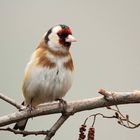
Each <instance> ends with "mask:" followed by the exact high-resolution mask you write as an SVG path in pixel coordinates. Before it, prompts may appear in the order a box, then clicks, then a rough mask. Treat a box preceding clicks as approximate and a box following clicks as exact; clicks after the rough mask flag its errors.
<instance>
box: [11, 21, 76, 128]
mask: <svg viewBox="0 0 140 140" xmlns="http://www.w3.org/2000/svg"><path fill="white" fill-rule="evenodd" d="M72 42H76V39H75V38H74V36H73V35H72V30H71V28H70V27H69V26H67V25H64V24H58V25H55V26H53V27H52V28H50V29H49V30H48V31H47V32H46V33H45V34H44V35H43V37H42V39H41V41H40V43H39V45H38V46H37V48H36V49H35V51H34V52H33V54H32V55H31V58H30V60H29V62H28V63H27V66H26V68H25V73H24V79H23V85H22V93H23V96H24V98H25V99H24V102H23V104H24V105H26V106H27V107H29V106H30V107H31V108H36V107H37V106H38V105H39V104H42V103H45V102H52V101H56V100H61V99H62V98H63V97H64V96H65V95H66V93H67V92H68V90H69V89H70V88H71V86H72V83H73V73H74V64H73V60H72V56H71V53H70V51H69V50H70V47H71V43H72ZM27 121H28V119H25V120H21V121H19V122H17V123H16V124H15V126H14V127H13V129H15V130H18V129H19V130H24V129H25V126H26V124H27Z"/></svg>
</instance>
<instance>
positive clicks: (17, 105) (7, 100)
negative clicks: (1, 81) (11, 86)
mask: <svg viewBox="0 0 140 140" xmlns="http://www.w3.org/2000/svg"><path fill="white" fill-rule="evenodd" d="M0 98H1V99H2V100H4V101H6V102H7V103H9V104H11V105H13V106H14V107H16V108H17V109H21V108H22V105H19V104H18V103H16V101H14V100H13V99H11V98H9V97H8V96H5V95H4V94H2V93H0Z"/></svg>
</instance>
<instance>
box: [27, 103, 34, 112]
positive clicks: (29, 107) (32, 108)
mask: <svg viewBox="0 0 140 140" xmlns="http://www.w3.org/2000/svg"><path fill="white" fill-rule="evenodd" d="M34 109H35V107H33V106H32V104H29V105H27V111H29V112H30V113H31V112H32V111H33V110H34Z"/></svg>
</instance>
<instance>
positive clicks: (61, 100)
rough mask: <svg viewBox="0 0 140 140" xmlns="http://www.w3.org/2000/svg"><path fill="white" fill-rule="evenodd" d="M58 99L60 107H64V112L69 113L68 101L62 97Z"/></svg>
mask: <svg viewBox="0 0 140 140" xmlns="http://www.w3.org/2000/svg"><path fill="white" fill-rule="evenodd" d="M56 100H57V101H59V103H60V104H59V105H60V107H62V109H63V110H62V114H65V113H67V102H66V101H65V100H63V99H62V98H58V99H56Z"/></svg>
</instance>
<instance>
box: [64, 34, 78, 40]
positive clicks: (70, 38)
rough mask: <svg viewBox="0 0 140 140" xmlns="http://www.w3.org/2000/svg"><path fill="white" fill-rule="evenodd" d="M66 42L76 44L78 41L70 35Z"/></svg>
mask: <svg viewBox="0 0 140 140" xmlns="http://www.w3.org/2000/svg"><path fill="white" fill-rule="evenodd" d="M65 41H66V42H76V41H77V40H76V39H75V38H74V37H73V36H72V35H68V37H67V38H66V40H65Z"/></svg>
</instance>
